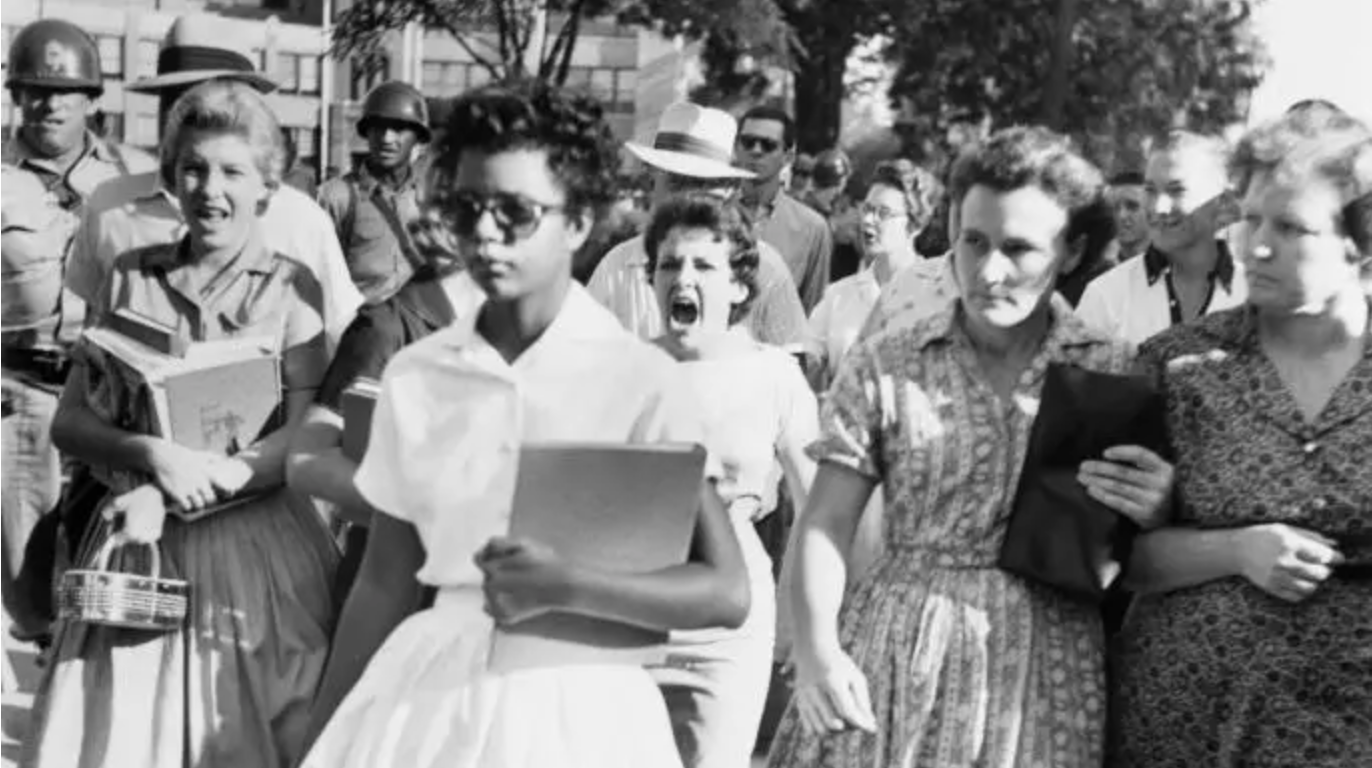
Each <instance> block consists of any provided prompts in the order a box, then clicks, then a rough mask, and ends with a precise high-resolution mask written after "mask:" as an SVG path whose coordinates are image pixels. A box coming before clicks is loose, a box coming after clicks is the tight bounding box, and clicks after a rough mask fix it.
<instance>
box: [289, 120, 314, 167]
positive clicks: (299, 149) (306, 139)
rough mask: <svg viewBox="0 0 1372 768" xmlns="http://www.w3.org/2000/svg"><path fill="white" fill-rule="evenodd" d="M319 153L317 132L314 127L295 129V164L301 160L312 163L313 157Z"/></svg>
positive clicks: (301, 161)
mask: <svg viewBox="0 0 1372 768" xmlns="http://www.w3.org/2000/svg"><path fill="white" fill-rule="evenodd" d="M318 154H319V132H318V131H317V130H315V129H314V128H296V129H295V158H296V164H297V165H299V164H301V163H303V162H306V161H308V162H311V163H313V161H314V158H315V157H316V156H317V155H318Z"/></svg>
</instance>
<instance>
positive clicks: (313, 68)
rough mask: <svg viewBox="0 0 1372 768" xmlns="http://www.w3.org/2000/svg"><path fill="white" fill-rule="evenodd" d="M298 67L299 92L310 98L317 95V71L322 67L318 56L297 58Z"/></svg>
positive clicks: (320, 58) (321, 59) (321, 61)
mask: <svg viewBox="0 0 1372 768" xmlns="http://www.w3.org/2000/svg"><path fill="white" fill-rule="evenodd" d="M296 61H297V62H298V63H299V66H300V81H299V83H300V92H301V93H304V94H308V95H311V96H317V95H319V69H320V67H322V66H323V58H322V57H320V56H309V55H302V56H297V57H296Z"/></svg>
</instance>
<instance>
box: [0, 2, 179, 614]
mask: <svg viewBox="0 0 1372 768" xmlns="http://www.w3.org/2000/svg"><path fill="white" fill-rule="evenodd" d="M5 87H6V88H9V89H10V94H11V97H12V99H13V101H14V103H15V104H16V105H18V106H19V108H20V111H21V113H22V116H23V123H22V125H21V126H20V127H19V129H18V130H17V132H16V134H15V136H14V138H13V139H12V140H11V141H10V142H8V143H7V144H6V145H5V147H4V150H3V178H4V184H3V188H4V195H3V219H4V224H3V230H4V231H3V243H2V247H0V251H2V252H3V261H4V271H3V277H2V278H0V285H2V286H3V297H0V306H3V311H2V312H0V315H2V317H3V329H2V330H0V336H3V362H4V414H5V415H4V427H3V431H4V458H3V463H4V467H3V473H4V474H3V478H4V483H3V492H2V493H0V496H3V517H4V521H3V524H4V546H3V554H4V568H3V571H4V574H3V578H4V584H3V588H4V605H5V609H6V611H7V612H8V613H9V615H10V617H11V619H12V620H13V621H14V627H13V630H12V632H13V634H14V635H16V636H17V637H20V638H25V639H41V638H42V636H43V635H45V634H46V632H47V624H48V616H47V607H46V606H44V605H42V604H41V603H42V601H43V600H42V596H43V595H44V594H45V593H46V589H47V586H48V585H47V581H46V577H47V575H49V573H50V571H45V570H44V569H43V567H42V566H41V565H40V564H38V563H30V564H29V567H28V568H27V569H26V568H25V563H24V554H25V546H26V544H27V543H28V540H29V538H30V535H31V534H32V533H33V530H34V526H35V525H36V524H37V523H38V521H39V519H40V518H42V516H43V515H44V514H46V513H47V512H49V511H50V510H52V509H53V507H54V506H56V504H57V500H58V496H59V492H60V488H61V477H62V475H61V465H60V461H59V458H58V455H57V451H56V449H54V448H53V446H52V443H51V441H50V439H49V437H48V429H49V426H50V424H51V422H52V416H53V413H54V411H55V409H56V406H57V392H58V391H59V390H60V388H61V385H62V380H63V376H64V369H65V367H66V354H65V348H66V345H67V344H68V343H70V342H71V341H72V340H74V338H75V334H76V333H78V332H79V331H80V328H81V317H82V314H83V307H82V304H81V302H80V300H78V299H76V298H75V297H74V296H72V295H71V294H69V293H67V292H65V291H64V290H63V288H62V278H63V273H64V271H65V269H66V266H67V255H68V251H69V246H70V244H71V241H72V235H73V233H74V231H75V229H76V225H77V222H78V221H79V217H80V213H81V208H82V206H83V204H84V202H85V200H86V198H87V196H88V195H89V194H90V193H91V191H92V190H93V189H94V188H95V187H96V185H98V184H100V183H101V182H104V181H106V180H107V179H111V178H114V177H116V176H121V175H124V174H128V173H131V172H141V171H145V170H148V169H151V168H155V167H156V161H155V160H154V159H153V158H152V157H151V156H150V155H148V154H147V153H144V152H140V151H138V150H133V149H129V148H126V147H121V146H118V145H115V144H111V143H108V142H106V141H104V140H103V139H101V138H100V137H99V136H97V135H96V134H94V133H92V132H91V131H90V130H89V129H88V127H87V126H88V120H89V119H90V117H91V116H92V115H93V114H94V112H95V109H96V102H97V100H98V99H99V97H100V95H101V94H102V93H103V91H104V84H103V80H102V77H101V72H100V52H99V49H98V48H97V47H96V44H95V41H94V40H93V39H92V38H91V36H90V35H88V34H86V32H85V31H84V30H82V29H81V28H80V27H78V26H76V25H74V24H71V23H70V22H66V21H60V20H57V19H43V20H41V21H36V22H34V23H32V24H29V25H28V26H26V27H24V28H23V29H21V30H20V31H19V34H18V35H16V36H15V38H14V42H13V43H12V44H11V46H10V51H9V70H8V74H7V77H6V79H5ZM36 543H38V542H36ZM51 549H52V547H51V544H49V545H48V546H46V547H44V546H35V547H34V548H33V552H34V554H35V558H37V555H38V554H40V553H41V554H43V555H44V556H45V557H47V556H50V555H51ZM21 573H32V574H34V575H35V577H36V578H38V579H39V581H37V582H27V586H20V584H19V582H18V579H19V577H20V575H21Z"/></svg>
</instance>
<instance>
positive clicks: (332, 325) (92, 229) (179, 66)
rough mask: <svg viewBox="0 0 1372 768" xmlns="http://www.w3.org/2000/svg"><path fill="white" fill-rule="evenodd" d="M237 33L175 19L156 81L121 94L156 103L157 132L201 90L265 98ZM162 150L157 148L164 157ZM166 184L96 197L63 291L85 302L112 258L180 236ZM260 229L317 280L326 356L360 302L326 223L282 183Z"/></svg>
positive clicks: (116, 185)
mask: <svg viewBox="0 0 1372 768" xmlns="http://www.w3.org/2000/svg"><path fill="white" fill-rule="evenodd" d="M240 29H241V27H239V26H238V25H236V24H235V22H234V21H233V20H231V19H225V18H223V17H220V16H215V15H210V14H190V15H186V16H180V17H178V18H177V19H176V20H175V21H173V22H172V25H171V28H170V29H169V30H168V31H167V36H166V38H165V39H164V41H163V43H162V48H161V51H160V52H159V53H158V55H157V74H156V75H155V76H153V77H147V78H143V79H141V80H139V81H137V82H135V83H133V84H132V85H129V86H128V89H129V90H131V91H134V92H137V93H152V94H156V95H157V96H158V100H159V105H158V106H159V119H160V121H161V125H160V127H161V128H163V129H165V127H166V126H165V121H166V118H167V115H168V114H169V113H170V111H171V108H172V105H173V104H175V103H176V100H177V99H178V98H180V96H181V95H182V94H184V93H185V92H186V91H188V90H190V89H191V88H193V87H194V86H196V85H199V84H200V83H204V82H207V81H210V80H221V79H230V80H238V81H242V82H245V83H248V84H250V85H252V86H253V87H255V88H256V89H257V90H259V91H261V92H263V93H270V92H271V91H273V90H275V89H276V84H275V83H273V82H272V81H271V79H270V78H268V77H266V76H265V75H263V74H261V73H260V72H258V71H257V70H256V68H255V67H254V65H253V61H252V59H251V58H250V57H249V55H248V53H247V51H248V50H250V48H251V45H250V43H246V42H245V41H242V40H240V39H239V38H238V32H239V30H240ZM168 149H169V148H167V147H163V151H168ZM170 183H171V182H170V180H169V179H164V178H162V175H161V173H160V172H158V171H152V172H149V173H143V174H138V175H134V176H128V177H125V178H122V179H116V180H113V181H111V182H108V183H106V184H103V185H101V186H100V187H99V188H98V189H97V190H96V191H95V193H94V194H93V195H92V196H91V201H90V204H89V205H88V206H87V207H86V212H85V215H84V216H83V218H82V221H81V226H80V228H79V229H78V230H77V233H76V239H75V242H74V243H73V249H72V256H71V262H70V264H69V265H68V267H67V274H66V285H67V288H69V289H70V290H71V291H72V292H73V293H75V294H76V295H78V296H80V297H81V298H82V299H85V300H86V301H87V302H89V301H91V300H92V299H93V298H95V296H96V293H97V292H98V291H99V290H100V287H101V286H102V284H103V283H104V280H105V277H106V275H107V273H108V271H109V268H110V265H111V264H112V263H113V262H114V259H115V257H117V256H118V255H119V254H121V253H124V252H125V251H129V250H132V249H134V248H141V247H144V246H148V245H157V244H162V243H169V242H173V241H175V240H178V239H180V238H181V237H182V236H183V235H184V234H185V232H186V225H185V222H184V220H183V219H182V216H181V210H180V208H179V207H178V205H177V202H176V197H175V195H174V194H173V193H172V191H171V190H170V189H168V187H169V185H170ZM262 223H263V231H264V232H265V233H266V238H267V243H266V244H267V246H268V247H270V248H273V249H274V250H276V251H277V252H278V253H281V254H282V255H285V256H288V257H290V258H293V259H295V260H297V261H299V262H300V263H301V264H303V265H305V267H306V268H308V269H310V270H311V271H312V272H313V273H314V276H315V278H316V279H317V280H318V281H319V284H320V287H321V289H322V290H323V294H324V295H323V303H324V306H323V314H324V324H325V333H326V335H327V337H328V339H329V341H330V349H332V348H333V342H336V341H337V339H338V337H339V335H341V334H342V332H343V329H344V328H346V327H347V325H348V323H349V322H350V321H351V320H352V317H353V314H354V313H355V312H356V311H357V308H358V306H360V305H361V303H362V296H361V294H360V293H359V292H358V290H357V288H355V287H354V286H353V282H352V279H351V278H350V277H349V275H348V267H347V264H346V263H345V262H344V260H343V252H342V250H341V249H340V248H339V245H338V237H337V236H336V235H335V234H334V228H333V221H332V220H331V219H330V218H329V217H328V215H327V214H325V213H324V211H323V209H322V208H320V207H319V205H318V204H316V203H315V201H314V200H312V199H311V198H310V197H308V196H307V195H305V194H304V193H302V192H300V191H299V190H297V189H296V188H294V187H292V186H290V185H284V184H283V185H282V186H281V188H280V189H278V190H276V193H275V194H273V195H272V198H271V203H270V205H269V206H268V208H267V211H266V213H264V214H263V216H262Z"/></svg>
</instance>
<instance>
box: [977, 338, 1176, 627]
mask: <svg viewBox="0 0 1372 768" xmlns="http://www.w3.org/2000/svg"><path fill="white" fill-rule="evenodd" d="M1166 421H1167V414H1166V409H1165V405H1164V402H1163V398H1162V394H1161V393H1160V392H1158V390H1157V389H1156V388H1155V387H1154V385H1153V383H1152V381H1151V380H1150V379H1148V378H1146V377H1143V376H1124V375H1117V374H1108V373H1098V372H1095V371H1088V370H1086V369H1083V368H1078V367H1076V366H1072V365H1062V364H1058V363H1051V364H1049V366H1048V371H1047V373H1046V378H1045V381H1044V384H1043V392H1042V396H1041V400H1040V404H1039V412H1038V416H1037V418H1035V420H1034V426H1033V430H1032V432H1031V433H1030V437H1029V448H1028V451H1027V452H1026V455H1025V460H1024V471H1023V474H1022V475H1021V477H1020V481H1019V488H1018V489H1017V491H1016V494H1015V502H1014V505H1013V507H1012V509H1011V512H1010V520H1009V525H1008V528H1007V530H1006V532H1005V541H1004V543H1003V544H1002V547H1001V552H1000V560H999V565H1000V567H1001V568H1003V569H1005V570H1007V571H1010V572H1011V573H1015V574H1018V575H1020V576H1023V577H1025V578H1028V579H1032V580H1034V581H1038V582H1040V583H1043V584H1047V585H1049V586H1052V587H1056V588H1058V589H1061V590H1063V591H1065V592H1067V593H1069V594H1071V595H1073V596H1075V597H1078V598H1081V599H1085V600H1089V601H1092V602H1096V601H1099V600H1101V599H1102V598H1103V597H1104V596H1105V592H1106V590H1107V588H1108V587H1109V586H1110V584H1111V582H1113V581H1114V579H1115V578H1116V577H1117V576H1118V575H1119V573H1120V571H1121V570H1122V569H1123V564H1124V563H1125V561H1126V560H1127V556H1128V551H1129V546H1130V543H1131V542H1132V540H1133V536H1134V535H1135V534H1136V533H1137V531H1138V528H1137V526H1136V525H1135V524H1134V522H1133V521H1132V520H1129V519H1128V518H1126V517H1124V516H1123V515H1121V514H1119V513H1117V512H1115V511H1114V510H1112V509H1110V508H1109V507H1107V506H1105V505H1104V504H1102V503H1100V502H1098V501H1096V500H1095V499H1093V498H1091V497H1090V496H1089V495H1087V493H1086V488H1085V487H1084V486H1083V485H1082V484H1081V483H1080V482H1079V481H1078V480H1077V474H1078V469H1079V467H1080V466H1081V463H1082V462H1083V461H1087V460H1089V459H1101V458H1102V454H1103V453H1104V452H1105V449H1107V448H1111V447H1113V446H1118V445H1138V446H1142V447H1144V448H1147V449H1149V450H1151V451H1153V452H1154V453H1157V454H1159V455H1160V456H1163V457H1164V458H1167V457H1169V456H1170V449H1169V446H1168V442H1167V428H1166Z"/></svg>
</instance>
